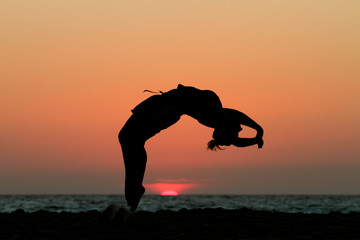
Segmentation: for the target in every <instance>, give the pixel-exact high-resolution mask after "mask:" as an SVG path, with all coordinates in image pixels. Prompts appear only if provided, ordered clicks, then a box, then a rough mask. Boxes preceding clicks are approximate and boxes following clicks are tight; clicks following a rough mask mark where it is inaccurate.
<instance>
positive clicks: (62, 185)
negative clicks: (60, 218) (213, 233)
mask: <svg viewBox="0 0 360 240" xmlns="http://www.w3.org/2000/svg"><path fill="white" fill-rule="evenodd" d="M359 9H360V2H359V1H357V0H353V1H351V0H349V1H340V0H338V1H332V0H326V1H287V0H283V1H279V0H275V1H267V0H259V1H257V0H254V1H241V0H236V1H235V0H233V1H231V0H227V1H214V0H202V1H200V0H199V1H184V0H178V1H177V0H175V1H168V0H163V1H157V0H155V1H147V0H143V1H138V0H135V1H130V0H129V1H91V0H87V1H85V0H82V1H80V0H75V1H74V0H72V1H70V0H68V1H63V0H61V1H60V0H54V1H47V0H36V1H25V0H22V1H2V2H1V3H0V16H1V17H0V81H1V85H0V115H1V116H0V132H1V135H0V193H123V184H124V167H123V160H122V155H121V148H120V145H119V143H118V141H117V134H118V131H119V130H120V129H121V127H122V126H123V124H124V123H125V121H126V120H127V119H128V117H129V116H130V115H131V112H130V110H131V109H132V108H134V107H135V106H136V105H137V104H138V103H140V102H141V101H142V100H144V99H146V98H147V97H149V96H151V94H150V93H142V91H143V90H144V89H150V90H162V91H168V90H170V89H173V88H176V86H177V84H178V83H182V84H184V85H192V86H195V87H197V88H200V89H210V90H213V91H215V92H216V93H217V94H218V96H219V97H220V99H221V100H222V103H223V105H224V106H225V107H229V108H235V109H238V110H240V111H243V112H244V113H246V114H247V115H249V116H250V117H252V118H253V119H254V120H256V121H257V122H258V123H259V124H260V125H262V126H263V128H264V130H265V134H264V141H265V144H264V147H263V149H261V150H259V149H257V147H256V146H253V147H248V148H236V147H228V148H227V149H226V150H224V151H218V152H211V151H207V150H206V143H207V142H208V141H209V140H210V139H211V134H212V129H210V128H207V127H205V126H202V125H200V124H198V122H197V121H195V120H194V119H191V118H190V117H188V116H183V117H182V119H181V120H180V121H179V122H178V123H177V124H176V125H174V126H172V127H171V128H169V129H167V130H165V131H162V132H161V133H160V134H158V135H156V136H155V137H153V138H152V139H150V140H149V141H148V142H147V144H146V149H147V152H148V165H147V172H146V176H145V184H146V186H147V189H148V193H160V191H163V190H176V191H179V193H180V194H181V193H233V194H360V188H359V183H360V174H359V173H360V150H359V149H360V147H359V146H358V144H359V143H360V137H359V135H360V127H359V125H358V124H359V122H360V106H359V105H360V94H359V92H360V91H359V90H360V44H359V43H360V15H359ZM254 134H255V132H254V131H252V130H250V129H245V130H244V133H242V134H241V136H253V135H254ZM159 186H160V187H159ZM161 186H162V187H163V188H174V189H161V188H162V187H161Z"/></svg>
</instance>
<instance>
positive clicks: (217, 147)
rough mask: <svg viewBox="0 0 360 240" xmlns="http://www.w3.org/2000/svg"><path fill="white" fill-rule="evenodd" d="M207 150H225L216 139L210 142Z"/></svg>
mask: <svg viewBox="0 0 360 240" xmlns="http://www.w3.org/2000/svg"><path fill="white" fill-rule="evenodd" d="M207 148H208V149H209V150H211V151H217V150H224V148H221V147H220V145H219V143H217V141H216V140H215V139H212V140H210V141H209V142H208V144H207Z"/></svg>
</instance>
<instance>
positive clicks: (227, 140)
mask: <svg viewBox="0 0 360 240" xmlns="http://www.w3.org/2000/svg"><path fill="white" fill-rule="evenodd" d="M229 110H230V109H229ZM231 110H232V109H231ZM234 111H236V110H234ZM224 113H225V118H224V119H223V120H222V121H219V122H218V124H217V126H216V127H215V129H214V132H213V135H212V137H213V139H212V140H210V141H209V142H208V146H207V147H208V149H209V150H212V151H216V150H223V149H224V148H222V147H221V146H230V145H231V144H234V143H235V141H236V140H237V139H238V134H239V132H240V131H241V130H242V128H241V126H240V123H241V122H240V120H239V119H237V118H236V117H234V115H233V114H232V113H230V114H228V111H227V109H224Z"/></svg>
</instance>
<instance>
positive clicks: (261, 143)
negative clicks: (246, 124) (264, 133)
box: [258, 138, 264, 148]
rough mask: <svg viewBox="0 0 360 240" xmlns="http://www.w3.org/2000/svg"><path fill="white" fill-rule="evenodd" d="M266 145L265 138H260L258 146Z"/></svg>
mask: <svg viewBox="0 0 360 240" xmlns="http://www.w3.org/2000/svg"><path fill="white" fill-rule="evenodd" d="M263 145H264V140H263V139H262V138H259V139H258V148H262V146H263Z"/></svg>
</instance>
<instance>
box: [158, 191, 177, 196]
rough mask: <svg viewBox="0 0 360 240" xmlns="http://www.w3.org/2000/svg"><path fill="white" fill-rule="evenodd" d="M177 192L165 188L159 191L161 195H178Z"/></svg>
mask: <svg viewBox="0 0 360 240" xmlns="http://www.w3.org/2000/svg"><path fill="white" fill-rule="evenodd" d="M178 195H179V193H178V192H176V191H174V190H166V191H162V192H161V196H178Z"/></svg>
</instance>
